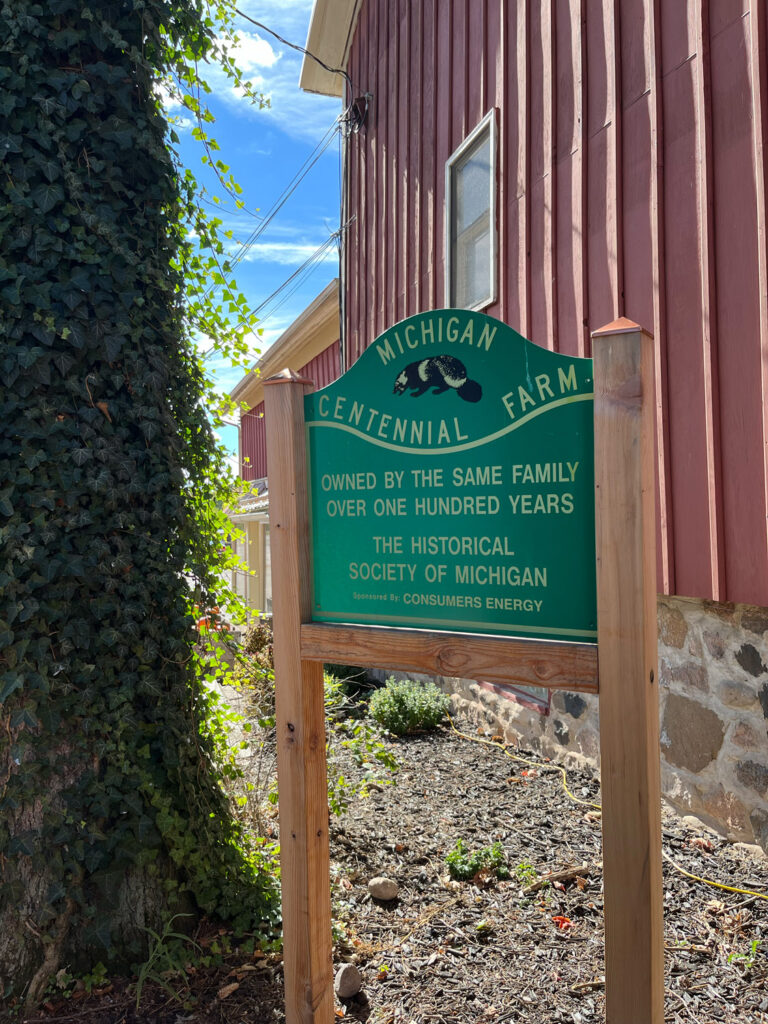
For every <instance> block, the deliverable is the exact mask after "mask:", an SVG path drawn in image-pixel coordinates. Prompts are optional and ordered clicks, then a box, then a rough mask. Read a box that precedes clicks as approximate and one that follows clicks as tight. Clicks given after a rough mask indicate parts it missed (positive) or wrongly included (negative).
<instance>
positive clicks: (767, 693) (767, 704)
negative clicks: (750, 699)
mask: <svg viewBox="0 0 768 1024" xmlns="http://www.w3.org/2000/svg"><path fill="white" fill-rule="evenodd" d="M758 697H759V698H760V707H761V708H762V709H763V718H768V683H763V685H762V686H761V687H760V693H758Z"/></svg>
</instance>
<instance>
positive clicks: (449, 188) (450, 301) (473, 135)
mask: <svg viewBox="0 0 768 1024" xmlns="http://www.w3.org/2000/svg"><path fill="white" fill-rule="evenodd" d="M486 131H488V133H489V142H490V151H491V173H490V175H489V178H490V180H489V182H488V188H489V193H490V195H489V198H490V205H489V217H490V234H491V259H490V275H489V280H488V294H487V296H483V297H482V299H480V300H478V301H477V302H476V303H475V304H474V305H473V306H468V307H467V308H468V309H473V310H480V309H485V307H486V306H491V305H492V304H493V303H494V302H496V299H497V297H498V263H499V234H498V225H497V217H496V207H497V191H498V174H497V160H498V130H497V126H496V108H495V107H492V108H491V109H490V110H489V111H488V113H487V114H486V115H485V117H484V118H483V119H482V121H480V123H479V124H478V125H477V126H476V127H475V128H473V129H472V131H471V132H470V133H469V135H468V136H467V137H466V139H464V141H463V142H462V143H461V145H460V146H459V147H458V149H456V150H454V152H453V153H451V155H450V156H449V157H448V160H447V161H446V164H445V301H446V305H447V306H453V305H455V299H454V296H453V259H454V253H453V244H452V241H453V231H452V220H453V181H452V173H453V168H454V167H455V165H456V164H457V163H459V161H460V160H461V159H462V157H464V156H466V154H467V151H468V150H470V149H472V148H473V146H474V145H475V144H476V143H477V141H478V139H479V138H480V137H481V136H482V135H483V134H484V133H485V132H486Z"/></svg>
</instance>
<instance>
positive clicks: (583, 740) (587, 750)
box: [576, 729, 600, 761]
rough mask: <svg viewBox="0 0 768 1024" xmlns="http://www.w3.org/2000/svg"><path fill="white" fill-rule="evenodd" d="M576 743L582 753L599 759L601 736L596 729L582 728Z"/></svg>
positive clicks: (594, 759)
mask: <svg viewBox="0 0 768 1024" xmlns="http://www.w3.org/2000/svg"><path fill="white" fill-rule="evenodd" d="M576 745H577V747H578V750H579V753H580V754H583V755H584V757H588V758H589V759H590V760H592V761H597V759H598V757H599V756H600V737H599V736H598V734H597V732H596V731H595V730H594V729H582V730H581V732H580V733H579V735H578V736H577V737H576Z"/></svg>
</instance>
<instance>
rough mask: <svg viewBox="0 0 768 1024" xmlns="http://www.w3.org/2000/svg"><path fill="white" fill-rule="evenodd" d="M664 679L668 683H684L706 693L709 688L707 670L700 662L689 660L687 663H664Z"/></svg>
mask: <svg viewBox="0 0 768 1024" xmlns="http://www.w3.org/2000/svg"><path fill="white" fill-rule="evenodd" d="M663 670H664V677H665V678H664V681H665V682H666V683H667V685H670V684H671V683H682V684H683V685H684V686H690V687H691V688H692V689H694V690H699V691H700V692H701V693H706V692H707V691H708V690H709V680H708V678H707V670H706V669H705V668H704V666H703V665H701V664H700V663H699V662H695V661H689V662H688V663H687V664H686V665H670V664H669V663H666V664H664V665H663Z"/></svg>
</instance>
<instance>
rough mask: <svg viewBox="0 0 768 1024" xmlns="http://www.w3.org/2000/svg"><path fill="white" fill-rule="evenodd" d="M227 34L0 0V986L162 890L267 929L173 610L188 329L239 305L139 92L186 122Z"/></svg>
mask: <svg viewBox="0 0 768 1024" xmlns="http://www.w3.org/2000/svg"><path fill="white" fill-rule="evenodd" d="M231 32H232V7H231V6H230V4H229V3H225V2H224V0H221V2H219V3H214V4H209V3H207V2H205V0H173V2H163V0H94V2H92V3H90V4H89V3H88V2H86V0H40V2H34V0H0V380H1V381H2V390H1V391H0V1005H5V1006H8V1005H9V1004H10V1003H11V1002H12V1000H13V999H18V998H20V997H23V995H24V993H26V994H27V997H28V1001H29V1002H34V1001H35V1000H36V999H37V998H38V997H39V996H40V994H41V992H42V990H43V988H44V986H45V983H46V982H47V980H48V979H49V977H50V976H51V974H52V973H53V972H54V971H55V970H56V969H57V967H58V966H59V965H61V964H67V965H70V966H71V968H72V969H73V970H77V969H78V968H81V969H82V968H88V967H90V966H92V964H93V963H94V962H95V961H97V960H103V961H107V962H111V963H116V962H119V961H122V962H124V963H131V962H135V961H136V960H137V959H140V956H141V952H142V947H143V946H144V944H145V942H146V937H147V933H146V931H145V930H144V929H145V928H146V927H149V926H152V927H155V928H156V927H157V925H158V923H160V922H161V921H162V920H164V919H167V917H168V916H169V915H170V914H171V913H173V912H175V911H178V910H179V909H181V908H183V909H185V910H190V909H191V910H201V911H205V912H208V913H212V914H217V915H219V916H220V917H222V918H225V919H229V920H233V921H234V922H235V923H236V925H239V926H240V927H243V928H246V929H258V928H269V927H274V925H275V924H276V915H277V906H276V901H275V893H274V890H273V886H272V883H271V882H270V880H269V878H268V876H267V875H265V874H264V873H263V872H261V871H260V864H259V859H258V851H254V850H253V849H249V848H248V847H247V843H246V842H245V838H244V836H243V834H242V831H241V829H240V828H239V826H238V825H237V822H236V821H235V820H234V819H233V817H232V816H231V814H230V810H229V806H228V803H227V800H226V798H225V795H224V792H223V789H222V786H221V769H220V762H219V756H220V754H221V748H220V738H217V737H216V735H215V734H214V733H213V732H212V730H211V728H210V727H209V724H208V723H207V715H206V712H207V705H208V699H209V698H208V697H207V692H208V691H207V690H206V688H205V685H204V679H203V671H202V670H201V666H200V660H199V659H198V658H197V656H196V655H195V649H194V643H195V633H194V629H193V626H194V615H193V611H192V606H193V602H194V595H195V594H198V595H200V594H201V595H202V596H203V600H205V598H206V596H207V594H209V593H210V592H211V591H212V590H215V588H216V586H217V579H218V575H217V574H218V572H219V569H220V565H221V562H220V556H219V550H220V547H221V544H222V529H223V522H224V520H223V518H222V513H221V512H220V511H219V509H220V508H221V503H222V491H221V488H220V478H221V477H222V476H223V475H224V466H223V458H222V456H221V454H220V453H219V452H217V449H216V446H215V443H214V440H213V437H212V432H211V428H210V425H209V420H208V417H207V415H206V409H205V401H204V398H205V393H206V382H205V379H204V374H203V372H202V370H201V367H200V362H199V360H198V357H197V354H196V351H195V346H194V343H193V335H194V331H195V330H201V329H204V330H206V332H207V333H208V335H209V336H212V337H214V339H217V340H219V341H222V340H224V341H226V339H227V338H228V337H229V340H230V342H231V344H232V346H233V347H234V349H238V348H240V349H242V345H243V341H242V332H243V330H244V329H249V328H250V326H251V323H252V321H251V320H250V318H249V317H248V315H247V312H246V311H245V309H244V305H243V304H244V300H242V299H241V298H234V297H233V296H234V294H235V293H231V296H230V301H232V302H233V306H234V307H235V308H234V312H235V315H236V319H237V321H238V330H239V332H240V333H238V332H237V331H235V332H234V334H232V333H231V332H230V333H229V334H228V333H227V332H228V328H227V324H226V320H225V318H222V317H221V315H220V313H219V312H218V310H217V308H216V305H215V301H214V300H213V299H212V298H211V297H210V295H209V294H208V292H209V288H208V284H209V280H208V271H209V270H210V267H211V261H213V263H214V264H215V265H217V266H218V269H217V271H216V273H217V274H220V275H222V278H226V275H227V267H226V264H225V263H222V253H223V247H222V246H221V245H220V243H219V242H218V240H217V237H216V235H215V224H214V226H213V228H212V229H211V228H210V227H206V226H205V222H204V218H202V215H201V219H200V220H199V223H198V228H199V230H198V232H197V233H198V236H200V237H202V239H203V242H205V243H208V244H209V247H210V249H211V251H210V252H209V254H208V256H205V255H201V254H200V251H199V249H198V248H193V246H192V243H190V241H189V240H188V239H189V233H188V227H187V226H186V225H188V222H189V218H190V215H192V219H193V220H194V219H195V216H196V215H195V213H194V211H195V210H196V209H197V207H196V205H195V201H194V189H195V182H194V180H193V179H191V178H190V177H189V176H184V175H183V174H182V173H181V172H180V171H179V169H178V166H177V164H176V162H175V160H174V159H173V155H172V152H171V150H170V149H169V146H172V139H171V138H170V136H169V129H168V125H167V124H166V121H165V119H164V118H163V116H162V113H161V111H160V109H159V106H158V103H157V99H156V95H157V87H158V83H161V82H166V83H167V82H168V81H173V80H175V82H176V88H177V89H178V90H179V92H180V94H181V95H183V96H186V97H187V99H186V103H187V106H188V107H190V108H191V109H192V110H194V111H195V112H196V113H197V114H198V116H199V118H200V126H199V134H200V135H201V136H203V135H204V133H203V131H202V122H203V120H204V116H205V115H204V111H202V110H201V109H200V108H199V107H198V106H197V102H198V101H197V99H196V90H197V87H198V79H197V71H196V68H197V66H198V64H199V62H202V61H205V60H209V59H212V58H218V59H220V61H221V62H222V63H223V64H224V66H225V67H227V68H228V70H229V71H230V73H231V74H232V76H233V77H235V78H237V72H236V69H234V67H233V65H232V64H231V62H229V61H228V58H227V56H226V51H225V49H224V48H223V44H222V42H221V40H222V39H223V38H224V39H226V38H227V36H228V35H229V36H230V37H231ZM219 170H220V171H221V170H222V169H221V168H220V169H219ZM190 212H191V214H190ZM201 225H202V226H201ZM198 599H199V598H198Z"/></svg>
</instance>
